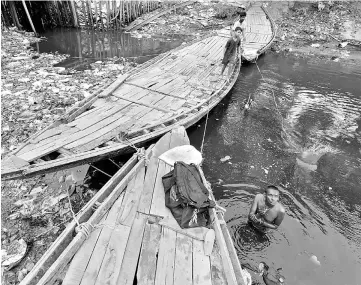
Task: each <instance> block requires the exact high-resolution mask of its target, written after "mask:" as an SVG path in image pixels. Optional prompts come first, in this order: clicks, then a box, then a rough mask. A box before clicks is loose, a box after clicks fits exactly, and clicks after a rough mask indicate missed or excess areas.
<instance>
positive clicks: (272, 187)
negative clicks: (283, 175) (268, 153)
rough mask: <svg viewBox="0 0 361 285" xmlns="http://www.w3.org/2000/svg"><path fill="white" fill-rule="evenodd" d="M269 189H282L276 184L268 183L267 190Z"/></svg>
mask: <svg viewBox="0 0 361 285" xmlns="http://www.w3.org/2000/svg"><path fill="white" fill-rule="evenodd" d="M267 189H272V190H277V191H280V189H278V187H277V186H275V185H268V186H267V188H266V191H267Z"/></svg>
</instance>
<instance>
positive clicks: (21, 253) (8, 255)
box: [1, 239, 28, 270]
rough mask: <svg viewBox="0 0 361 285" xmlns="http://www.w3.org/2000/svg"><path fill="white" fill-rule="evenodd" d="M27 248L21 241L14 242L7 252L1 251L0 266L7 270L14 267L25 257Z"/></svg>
mask: <svg viewBox="0 0 361 285" xmlns="http://www.w3.org/2000/svg"><path fill="white" fill-rule="evenodd" d="M27 248H28V246H27V244H26V242H25V241H24V240H23V239H20V240H16V241H14V242H13V243H12V244H11V245H10V247H9V248H8V250H7V251H5V250H2V251H1V266H4V267H5V268H6V269H7V270H10V269H11V268H13V267H15V266H16V265H18V264H19V263H20V261H21V260H22V259H23V258H24V257H25V254H26V250H27Z"/></svg>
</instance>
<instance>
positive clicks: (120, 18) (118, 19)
mask: <svg viewBox="0 0 361 285" xmlns="http://www.w3.org/2000/svg"><path fill="white" fill-rule="evenodd" d="M115 3H116V2H115ZM115 6H116V15H117V29H118V30H120V29H121V27H122V22H121V21H122V15H121V13H120V4H119V7H118V6H117V5H116V4H115Z"/></svg>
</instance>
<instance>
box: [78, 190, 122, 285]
mask: <svg viewBox="0 0 361 285" xmlns="http://www.w3.org/2000/svg"><path fill="white" fill-rule="evenodd" d="M123 197H124V196H123V195H122V196H121V197H119V198H118V199H117V200H116V201H115V202H114V204H113V205H112V207H111V208H110V210H109V214H108V217H107V219H106V220H105V224H106V225H105V226H103V230H102V232H101V233H100V236H99V238H98V241H97V243H96V245H95V248H94V250H93V253H92V257H91V259H90V260H89V263H88V266H87V267H86V270H85V272H84V275H83V278H82V280H81V283H80V284H81V285H91V284H95V283H96V280H97V277H98V274H99V272H100V269H101V268H102V263H103V260H104V257H105V256H106V253H107V252H108V251H107V247H108V244H109V241H110V239H111V236H112V233H113V231H114V228H115V229H120V230H121V231H124V226H122V225H120V227H119V226H118V225H116V221H117V216H118V213H119V210H120V208H121V206H122V202H123Z"/></svg>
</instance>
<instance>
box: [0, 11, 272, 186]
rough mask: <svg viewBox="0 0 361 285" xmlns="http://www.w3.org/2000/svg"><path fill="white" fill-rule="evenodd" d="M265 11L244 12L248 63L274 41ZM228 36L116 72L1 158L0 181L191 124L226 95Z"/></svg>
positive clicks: (110, 152)
mask: <svg viewBox="0 0 361 285" xmlns="http://www.w3.org/2000/svg"><path fill="white" fill-rule="evenodd" d="M264 11H265V10H264V8H263V7H260V6H254V7H251V8H250V10H249V11H248V16H247V19H246V20H247V22H248V23H249V29H248V28H247V29H248V30H247V42H246V44H245V54H244V56H247V55H248V58H249V59H250V60H252V58H253V59H255V58H257V56H258V55H259V53H261V52H263V51H264V50H265V48H266V47H267V46H269V44H270V43H271V42H272V40H273V33H274V29H273V28H272V25H271V21H270V20H269V17H267V16H266V14H265V12H264ZM262 13H263V14H262ZM259 21H263V22H264V23H263V24H262V25H261V26H262V27H264V29H263V28H262V29H260V28H257V27H259V26H260V24H259ZM265 21H266V22H265ZM266 28H267V29H266ZM262 33H266V34H262ZM267 33H268V34H267ZM261 35H262V41H259V42H258V43H257V45H256V44H254V43H253V42H252V41H254V39H255V38H257V39H260V37H261ZM228 38H229V30H227V29H224V30H221V31H217V32H216V33H214V34H212V35H208V36H207V37H205V38H203V39H200V40H197V41H195V42H191V43H188V44H186V45H182V46H180V47H178V48H176V49H175V50H172V51H170V52H167V53H165V54H162V55H160V56H158V57H156V58H154V59H153V60H150V61H149V62H146V63H145V64H142V65H141V66H139V67H138V68H136V69H135V70H133V71H132V72H131V73H129V74H122V75H120V76H119V78H118V79H117V80H116V81H115V82H114V83H112V84H111V85H110V86H108V87H106V88H105V89H102V90H98V91H97V92H95V93H94V94H93V95H91V96H89V97H88V98H86V99H85V100H83V101H81V102H80V103H78V104H77V105H76V106H74V107H73V108H72V109H71V110H70V111H69V112H68V113H67V114H66V115H65V116H64V117H63V118H62V119H60V120H59V121H56V122H54V123H53V124H51V125H49V126H48V127H47V128H45V129H44V130H42V131H40V132H39V133H37V134H35V135H34V136H32V137H31V138H30V139H29V140H28V141H26V142H25V143H24V144H23V145H22V146H20V147H19V148H18V149H16V150H15V151H14V152H13V153H12V154H11V155H9V156H8V157H7V158H5V159H4V160H3V161H2V165H1V167H2V171H1V177H2V179H14V178H19V177H26V176H31V175H36V174H42V173H45V172H50V171H55V170H60V169H65V168H68V167H70V166H76V165H80V164H84V163H92V162H95V161H98V160H101V159H105V158H109V157H112V156H116V155H119V154H122V153H124V152H127V151H131V150H132V149H133V146H137V147H140V146H141V145H143V144H144V143H145V142H147V141H149V140H151V139H154V138H156V137H159V136H161V135H163V134H165V133H166V132H168V131H169V130H171V129H173V128H174V127H177V126H185V127H186V128H188V127H189V126H191V125H193V124H194V123H196V122H197V121H199V120H200V119H201V118H202V117H203V116H205V115H206V114H207V112H209V111H210V110H211V109H212V108H213V107H215V106H216V105H217V104H218V103H219V102H220V101H221V100H222V99H223V98H224V97H225V96H226V95H227V93H228V92H229V91H230V89H231V88H232V87H233V85H234V83H235V82H236V80H237V77H238V74H239V72H240V64H239V62H237V64H236V65H235V67H234V69H233V70H232V73H231V77H230V80H226V76H220V70H221V64H220V62H221V60H222V58H223V49H224V46H225V44H226V42H227V40H228ZM253 38H254V39H253ZM249 54H251V55H253V57H251V56H249ZM226 73H227V70H226V71H225V74H226Z"/></svg>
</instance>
